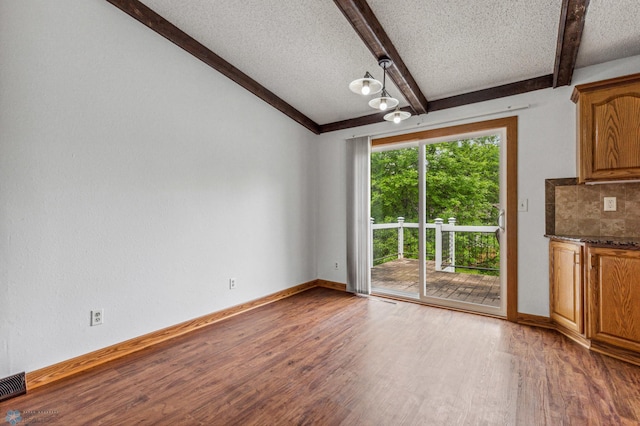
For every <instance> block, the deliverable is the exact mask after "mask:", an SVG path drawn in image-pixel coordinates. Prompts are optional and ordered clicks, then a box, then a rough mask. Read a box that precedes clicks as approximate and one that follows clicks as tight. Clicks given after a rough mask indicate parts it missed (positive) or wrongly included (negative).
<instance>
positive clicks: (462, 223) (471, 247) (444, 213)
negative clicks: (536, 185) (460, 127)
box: [370, 128, 506, 316]
mask: <svg viewBox="0 0 640 426" xmlns="http://www.w3.org/2000/svg"><path fill="white" fill-rule="evenodd" d="M505 139H506V131H505V130H504V129H501V128H496V129H488V130H483V131H476V132H472V133H463V134H452V135H447V136H444V137H438V138H430V139H423V140H418V141H415V142H411V143H408V144H402V145H398V144H386V145H381V146H374V147H373V150H372V154H371V217H372V219H371V220H372V225H371V235H370V238H371V241H372V244H371V246H372V250H371V261H372V262H371V265H372V269H371V279H372V288H373V290H374V292H378V293H385V294H390V295H394V296H400V297H407V298H415V299H420V300H422V301H424V302H427V303H430V304H436V305H442V306H448V307H453V308H459V309H465V310H473V311H478V312H484V313H490V314H494V315H500V316H504V315H506V286H505V285H504V282H505V280H504V275H505V274H504V273H502V271H503V269H504V266H505V256H504V255H503V253H506V227H505V210H504V207H505V205H506V204H505V196H506V190H505V188H506V185H505V179H506V172H505V163H506V161H505V160H506V157H505V155H504V154H505V150H504V149H503V145H504V141H505Z"/></svg>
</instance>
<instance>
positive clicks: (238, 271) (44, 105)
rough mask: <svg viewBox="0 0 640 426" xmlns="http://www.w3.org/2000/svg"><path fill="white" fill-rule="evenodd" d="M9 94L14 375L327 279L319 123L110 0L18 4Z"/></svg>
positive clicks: (10, 34) (7, 200) (2, 12)
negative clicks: (321, 252) (321, 235)
mask: <svg viewBox="0 0 640 426" xmlns="http://www.w3.org/2000/svg"><path fill="white" fill-rule="evenodd" d="M0 90H1V95H0V333H1V334H0V339H1V340H0V342H1V344H0V377H5V376H7V375H9V374H13V373H16V372H19V371H32V370H35V369H38V368H41V367H44V366H47V365H51V364H54V363H56V362H59V361H62V360H66V359H69V358H71V357H74V356H77V355H81V354H84V353H87V352H90V351H92V350H95V349H98V348H102V347H105V346H108V345H111V344H114V343H117V342H121V341H123V340H126V339H129V338H132V337H135V336H139V335H142V334H144V333H147V332H151V331H154V330H158V329H160V328H163V327H166V326H169V325H173V324H176V323H179V322H181V321H185V320H188V319H191V318H194V317H197V316H200V315H204V314H207V313H210V312H213V311H217V310H220V309H223V308H225V307H229V306H232V305H236V304H239V303H242V302H245V301H248V300H252V299H255V298H258V297H261V296H264V295H267V294H270V293H274V292H276V291H279V290H282V289H285V288H288V287H292V286H294V285H297V284H300V283H303V282H307V281H310V280H313V279H315V278H317V270H316V260H315V259H316V254H315V240H314V239H315V235H316V232H315V222H316V218H315V214H316V208H315V207H316V206H315V200H316V194H315V188H316V186H317V185H316V182H315V179H316V178H315V170H316V169H315V163H314V157H315V153H316V151H317V144H316V140H317V137H316V136H315V135H313V134H312V133H311V132H309V131H308V130H306V129H305V128H303V127H302V126H300V125H298V124H297V123H295V122H294V121H292V120H290V119H289V118H288V117H286V116H284V115H283V114H281V113H280V112H278V111H276V110H275V109H274V108H272V107H270V106H269V105H267V104H266V103H264V102H262V101H260V100H259V99H257V98H256V97H254V96H253V95H252V94H250V93H249V92H247V91H245V90H244V89H242V88H240V87H239V86H237V85H236V84H235V83H233V82H231V81H230V80H228V79H226V78H225V77H223V76H222V75H220V74H218V73H217V72H215V71H213V70H212V69H211V68H209V67H207V66H206V65H204V64H203V63H201V62H199V61H198V60H196V59H194V58H193V57H192V56H190V55H189V54H187V53H186V52H184V51H182V50H181V49H179V48H177V47H176V46H174V45H173V44H171V43H170V42H168V41H167V40H165V39H164V38H162V37H160V36H159V35H157V34H155V33H154V32H152V31H150V30H149V29H148V28H146V27H144V26H143V25H142V24H140V23H139V22H137V21H135V20H134V19H132V18H131V17H129V16H128V15H126V14H124V13H123V12H121V11H120V10H118V9H117V8H115V7H114V6H112V5H110V4H109V3H107V2H105V1H103V0H56V1H50V0H30V1H28V2H25V1H23V0H2V1H1V2H0ZM230 277H236V278H237V282H238V288H237V289H236V290H233V291H231V290H229V289H228V279H229V278H230ZM94 308H104V310H105V324H104V325H102V326H99V327H89V311H90V310H91V309H94Z"/></svg>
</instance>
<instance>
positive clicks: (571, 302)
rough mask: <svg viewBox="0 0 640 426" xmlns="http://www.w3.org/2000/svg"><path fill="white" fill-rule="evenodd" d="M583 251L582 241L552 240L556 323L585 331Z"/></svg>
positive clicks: (552, 307)
mask: <svg viewBox="0 0 640 426" xmlns="http://www.w3.org/2000/svg"><path fill="white" fill-rule="evenodd" d="M583 250H584V247H583V245H582V244H580V243H570V242H563V241H551V242H550V243H549V284H550V289H549V296H550V299H549V302H550V303H549V307H550V316H551V320H552V321H554V322H555V323H556V324H558V325H560V326H562V327H564V328H566V329H568V330H572V331H575V332H576V333H579V334H583V332H584V297H583V296H584V291H583V287H584V285H583V273H582V265H583Z"/></svg>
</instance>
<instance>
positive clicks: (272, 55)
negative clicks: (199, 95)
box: [142, 0, 640, 124]
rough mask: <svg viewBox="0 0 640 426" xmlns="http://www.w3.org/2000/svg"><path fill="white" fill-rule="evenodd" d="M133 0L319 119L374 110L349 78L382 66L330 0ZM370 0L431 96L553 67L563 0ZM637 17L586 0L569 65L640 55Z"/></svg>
mask: <svg viewBox="0 0 640 426" xmlns="http://www.w3.org/2000/svg"><path fill="white" fill-rule="evenodd" d="M142 2H143V3H144V4H146V5H147V6H149V7H150V8H151V9H153V10H154V11H156V12H157V13H158V14H160V15H161V16H163V17H164V18H165V19H167V20H168V21H170V22H172V23H173V24H175V25H176V26H177V27H178V28H180V29H182V30H183V31H185V32H186V33H187V34H189V35H190V36H192V37H193V38H195V39H196V40H198V41H199V42H200V43H202V44H203V45H205V46H206V47H208V48H209V49H210V50H212V51H213V52H215V53H217V54H218V55H220V56H221V57H222V58H224V59H225V60H227V61H228V62H230V63H231V64H233V65H234V66H235V67H237V68H238V69H240V70H241V71H243V72H244V73H245V74H247V75H249V76H250V77H251V78H253V79H254V80H256V81H257V82H259V83H260V84H262V85H263V86H264V87H266V88H267V89H269V90H270V91H272V92H274V93H275V94H276V95H278V96H279V97H280V98H282V99H283V100H285V101H286V102H288V103H289V104H290V105H292V106H293V107H294V108H296V109H298V110H299V111H300V112H302V113H303V114H305V115H306V116H308V117H309V118H311V119H312V120H313V121H315V122H316V123H318V124H326V123H332V122H335V121H340V120H345V119H351V118H356V117H359V116H364V115H369V114H372V113H374V112H375V111H374V110H373V109H371V108H370V107H369V106H368V105H367V101H368V98H363V97H360V96H358V95H355V94H353V93H351V92H350V91H349V89H348V85H349V82H350V81H351V80H353V79H356V78H360V77H362V76H363V75H364V73H365V71H369V72H371V73H372V74H373V75H374V76H375V77H376V78H378V79H381V78H382V70H381V68H379V67H378V65H377V60H376V58H374V57H373V55H372V54H371V52H370V51H369V50H368V48H367V47H366V46H365V45H364V43H363V42H362V40H360V38H359V36H358V35H357V34H356V32H355V30H354V29H353V28H352V27H351V25H350V24H349V22H348V21H347V19H346V18H345V17H344V16H343V15H342V13H341V12H340V10H339V9H338V8H337V7H336V5H335V4H334V2H333V1H332V0H289V1H285V0H243V1H237V0H142ZM368 4H369V5H370V7H371V9H372V10H373V12H374V13H375V15H376V17H377V18H378V20H379V21H380V23H381V24H382V26H383V27H384V29H385V30H386V32H387V34H388V35H389V37H390V39H391V41H392V42H393V44H394V45H395V47H396V49H397V50H398V52H399V53H400V56H401V57H402V58H403V60H404V62H405V64H406V65H407V68H408V69H409V71H410V72H411V74H412V75H413V77H414V78H415V80H416V82H417V83H418V85H419V87H420V90H421V91H422V93H423V94H424V95H425V96H426V97H427V99H428V100H435V99H440V98H444V97H449V96H454V95H458V94H462V93H467V92H471V91H475V90H480V89H486V88H490V87H494V86H498V85H502V84H507V83H513V82H516V81H520V80H525V79H529V78H533V77H539V76H542V75H547V74H552V73H553V67H554V61H555V55H556V43H557V38H558V25H559V20H560V13H561V5H562V0H474V1H468V0H448V1H442V0H368ZM638 22H640V0H591V2H590V6H589V9H588V11H587V17H586V23H585V28H584V34H583V39H582V44H581V47H580V51H579V54H578V66H586V65H592V64H596V63H601V62H605V61H609V60H612V59H618V58H622V57H627V56H633V55H637V54H640V25H638ZM212 72H214V71H212ZM387 81H388V90H389V92H390V93H391V94H392V95H393V96H395V97H397V98H399V99H400V100H401V104H400V105H401V106H406V105H407V102H406V101H405V100H404V99H403V98H401V96H400V92H399V90H398V89H397V88H396V87H395V86H394V85H393V84H392V83H390V82H389V80H387Z"/></svg>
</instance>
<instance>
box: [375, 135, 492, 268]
mask: <svg viewBox="0 0 640 426" xmlns="http://www.w3.org/2000/svg"><path fill="white" fill-rule="evenodd" d="M499 144H500V140H499V137H498V136H486V137H480V138H472V139H462V140H456V141H451V142H440V143H435V144H429V145H426V146H425V160H426V188H427V191H426V192H427V193H426V215H427V222H430V223H433V221H434V220H435V219H436V218H442V219H444V221H445V223H446V222H447V219H448V218H450V217H455V218H456V221H457V224H459V225H496V224H497V220H498V209H497V208H495V206H496V205H497V203H498V202H499V197H500V194H499V191H500V186H499V177H500V145H499ZM418 201H419V192H418V148H417V147H412V148H402V149H396V150H390V151H381V152H374V153H372V155H371V215H372V217H373V218H374V221H375V223H390V222H396V221H397V218H398V217H399V216H402V217H404V218H405V222H414V223H415V222H418ZM414 231H415V230H412V229H405V234H404V235H405V238H404V240H405V253H406V254H408V257H417V246H418V237H417V232H414ZM427 231H429V230H427ZM459 237H460V238H464V236H463V235H462V234H460V235H459V236H456V240H458V238H459ZM426 243H427V253H433V252H434V247H433V244H434V242H433V238H429V237H428V238H427V241H426ZM461 243H462V241H461ZM373 245H374V258H375V259H377V260H376V262H375V263H376V264H378V263H382V262H384V261H387V260H390V259H392V258H394V257H395V256H396V255H397V232H394V230H379V231H376V237H375V238H374V241H373ZM465 247H467V248H468V244H461V245H460V246H459V248H458V246H457V250H456V252H457V251H458V249H460V250H464V249H465ZM428 258H429V257H428ZM491 261H492V262H494V263H495V262H497V261H498V260H497V258H494V259H492V260H491ZM489 266H490V267H493V266H492V265H489ZM494 266H495V265H494Z"/></svg>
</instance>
